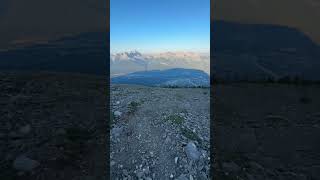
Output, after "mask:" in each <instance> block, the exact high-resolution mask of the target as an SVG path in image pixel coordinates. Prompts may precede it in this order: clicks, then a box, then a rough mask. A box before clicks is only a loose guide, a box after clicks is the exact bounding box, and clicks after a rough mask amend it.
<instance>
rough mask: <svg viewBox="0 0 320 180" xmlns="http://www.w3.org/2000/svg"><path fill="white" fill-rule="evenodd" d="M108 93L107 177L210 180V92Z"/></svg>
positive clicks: (127, 88) (121, 88) (126, 89)
mask: <svg viewBox="0 0 320 180" xmlns="http://www.w3.org/2000/svg"><path fill="white" fill-rule="evenodd" d="M110 92H111V111H112V112H111V119H112V121H111V130H110V139H111V142H110V143H111V144H110V158H111V160H110V168H111V179H146V180H151V179H180V180H184V179H186V180H189V179H190V180H191V179H210V176H209V167H210V165H209V162H210V157H209V154H210V151H209V148H210V142H209V140H210V139H209V137H210V126H209V125H210V121H209V119H210V118H209V117H210V104H209V102H210V92H209V89H208V88H203V89H201V88H190V89H183V88H155V87H144V86H134V85H112V86H111V91H110Z"/></svg>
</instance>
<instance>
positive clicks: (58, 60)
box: [0, 32, 109, 75]
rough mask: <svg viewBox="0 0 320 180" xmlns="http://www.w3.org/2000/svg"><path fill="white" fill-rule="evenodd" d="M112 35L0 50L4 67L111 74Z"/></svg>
mask: <svg viewBox="0 0 320 180" xmlns="http://www.w3.org/2000/svg"><path fill="white" fill-rule="evenodd" d="M108 42H109V34H108V33H106V32H88V33H81V34H78V35H74V36H68V37H63V38H60V39H58V40H52V41H48V42H47V43H41V44H34V45H30V46H27V47H21V48H17V49H12V50H8V51H3V52H0V59H1V60H0V70H15V71H54V72H75V73H88V74H98V75H103V74H106V73H107V60H108V58H109V54H108V49H109V43H108Z"/></svg>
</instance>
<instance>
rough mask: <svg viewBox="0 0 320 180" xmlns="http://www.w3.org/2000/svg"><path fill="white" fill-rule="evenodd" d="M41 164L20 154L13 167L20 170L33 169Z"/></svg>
mask: <svg viewBox="0 0 320 180" xmlns="http://www.w3.org/2000/svg"><path fill="white" fill-rule="evenodd" d="M39 165H40V163H39V162H38V161H36V160H33V159H30V158H28V157H26V156H25V155H20V156H18V157H17V158H16V159H15V160H14V162H13V168H14V169H16V170H19V171H32V170H33V169H35V168H36V167H38V166H39Z"/></svg>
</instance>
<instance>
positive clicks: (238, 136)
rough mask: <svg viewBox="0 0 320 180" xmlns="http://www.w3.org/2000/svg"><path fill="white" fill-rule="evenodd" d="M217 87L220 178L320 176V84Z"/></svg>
mask: <svg viewBox="0 0 320 180" xmlns="http://www.w3.org/2000/svg"><path fill="white" fill-rule="evenodd" d="M214 91H215V95H214V96H213V97H214V100H213V101H214V106H213V111H214V126H213V129H212V131H213V132H214V134H213V136H214V139H213V144H214V150H213V151H214V157H215V158H214V162H215V163H214V179H226V180H237V179H239V180H240V179H246V180H266V179H272V180H319V179H320V144H319V142H320V109H319V107H320V94H319V92H320V86H319V85H285V84H249V83H239V84H218V85H216V86H215V87H214Z"/></svg>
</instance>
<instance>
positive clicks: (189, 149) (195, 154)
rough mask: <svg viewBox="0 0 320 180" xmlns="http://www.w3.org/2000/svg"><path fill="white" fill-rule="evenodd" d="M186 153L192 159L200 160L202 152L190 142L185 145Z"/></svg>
mask: <svg viewBox="0 0 320 180" xmlns="http://www.w3.org/2000/svg"><path fill="white" fill-rule="evenodd" d="M185 151H186V154H187V156H188V158H189V159H191V160H199V158H200V155H201V153H200V152H199V151H198V148H197V146H196V145H195V144H194V143H193V142H189V143H188V144H187V146H186V147H185Z"/></svg>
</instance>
